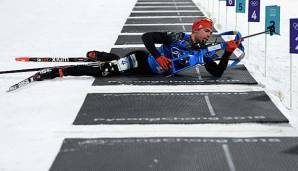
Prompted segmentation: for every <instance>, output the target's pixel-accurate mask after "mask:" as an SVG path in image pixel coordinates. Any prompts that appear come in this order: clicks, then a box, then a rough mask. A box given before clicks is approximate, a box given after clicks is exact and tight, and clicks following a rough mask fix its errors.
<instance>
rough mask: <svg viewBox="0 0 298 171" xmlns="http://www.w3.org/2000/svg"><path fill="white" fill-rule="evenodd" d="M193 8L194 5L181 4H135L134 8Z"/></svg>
mask: <svg viewBox="0 0 298 171" xmlns="http://www.w3.org/2000/svg"><path fill="white" fill-rule="evenodd" d="M177 7H178V8H180V7H181V8H194V7H196V6H194V5H181V6H135V7H134V8H145V9H146V8H176V9H177Z"/></svg>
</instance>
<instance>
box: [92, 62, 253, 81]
mask: <svg viewBox="0 0 298 171" xmlns="http://www.w3.org/2000/svg"><path fill="white" fill-rule="evenodd" d="M199 71H200V72H199V73H198V70H197V69H196V67H193V68H191V69H189V70H184V71H181V72H179V74H177V75H176V76H175V77H172V76H163V75H136V74H128V73H127V74H121V75H113V76H111V77H97V78H95V80H94V82H93V84H92V85H93V86H103V85H208V84H257V82H256V80H255V79H254V78H253V77H252V76H251V75H250V73H249V72H248V71H247V69H246V68H245V66H244V65H237V66H236V67H234V68H228V69H226V71H225V72H224V74H223V75H222V76H221V77H220V78H218V77H213V76H211V75H210V74H209V73H208V72H207V71H206V69H205V67H204V66H200V67H199Z"/></svg>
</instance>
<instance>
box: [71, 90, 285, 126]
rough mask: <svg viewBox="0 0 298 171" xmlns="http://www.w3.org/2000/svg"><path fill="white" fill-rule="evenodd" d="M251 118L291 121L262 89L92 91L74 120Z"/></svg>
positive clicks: (185, 121) (171, 121)
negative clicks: (149, 91) (143, 91)
mask: <svg viewBox="0 0 298 171" xmlns="http://www.w3.org/2000/svg"><path fill="white" fill-rule="evenodd" d="M240 104H242V105H240ZM248 122H254V123H255V122H257V123H287V122H288V120H287V118H285V117H284V116H283V114H282V113H281V112H280V111H279V110H278V109H277V108H276V107H275V105H274V104H273V103H272V102H271V100H270V98H269V97H268V96H267V95H266V93H265V92H262V91H260V92H243V93H242V92H241V93H240V92H209V93H206V92H197V93H195V92H185V93H182V92H178V93H177V92H175V93H174V92H173V93H89V94H88V95H87V96H86V98H85V101H84V103H83V105H82V107H81V109H80V111H79V113H78V115H77V117H76V119H75V121H74V123H73V124H74V125H95V124H194V123H248Z"/></svg>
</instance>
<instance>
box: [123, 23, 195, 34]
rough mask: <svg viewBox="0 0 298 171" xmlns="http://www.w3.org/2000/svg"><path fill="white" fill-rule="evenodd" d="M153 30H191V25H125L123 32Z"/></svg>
mask: <svg viewBox="0 0 298 171" xmlns="http://www.w3.org/2000/svg"><path fill="white" fill-rule="evenodd" d="M151 31H157V32H158V31H161V32H167V31H172V32H190V31H191V25H160V26H159V25H148V26H124V27H123V28H122V30H121V33H145V32H151Z"/></svg>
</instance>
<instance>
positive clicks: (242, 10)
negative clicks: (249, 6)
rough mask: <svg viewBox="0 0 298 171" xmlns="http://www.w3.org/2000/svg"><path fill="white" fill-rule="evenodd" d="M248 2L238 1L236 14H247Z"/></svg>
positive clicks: (244, 0)
mask: <svg viewBox="0 0 298 171" xmlns="http://www.w3.org/2000/svg"><path fill="white" fill-rule="evenodd" d="M245 8H246V0H237V1H236V13H245Z"/></svg>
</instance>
